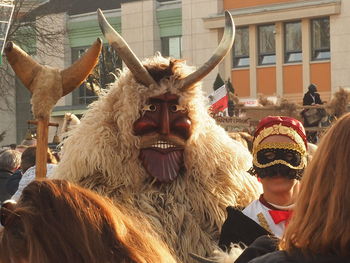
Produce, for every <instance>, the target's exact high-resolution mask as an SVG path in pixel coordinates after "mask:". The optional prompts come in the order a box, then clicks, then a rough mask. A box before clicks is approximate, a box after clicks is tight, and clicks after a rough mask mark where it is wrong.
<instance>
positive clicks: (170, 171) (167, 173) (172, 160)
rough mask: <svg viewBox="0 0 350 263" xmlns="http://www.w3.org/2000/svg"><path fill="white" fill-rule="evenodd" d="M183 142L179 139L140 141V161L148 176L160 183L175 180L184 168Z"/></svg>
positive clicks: (146, 139)
mask: <svg viewBox="0 0 350 263" xmlns="http://www.w3.org/2000/svg"><path fill="white" fill-rule="evenodd" d="M184 146H185V142H184V140H182V139H180V138H176V137H175V138H174V137H172V138H153V140H152V139H151V138H145V139H141V150H140V156H139V158H140V160H141V161H142V165H143V167H144V168H145V169H146V171H147V172H148V174H150V175H151V176H153V177H154V178H156V179H157V181H159V182H162V183H169V182H172V181H173V180H175V178H177V177H178V176H179V174H180V173H181V170H182V169H183V167H184Z"/></svg>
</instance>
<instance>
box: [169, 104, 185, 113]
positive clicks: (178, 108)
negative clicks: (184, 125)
mask: <svg viewBox="0 0 350 263" xmlns="http://www.w3.org/2000/svg"><path fill="white" fill-rule="evenodd" d="M169 109H170V111H171V112H178V111H185V110H186V108H185V107H183V106H180V105H177V104H172V105H170V106H169Z"/></svg>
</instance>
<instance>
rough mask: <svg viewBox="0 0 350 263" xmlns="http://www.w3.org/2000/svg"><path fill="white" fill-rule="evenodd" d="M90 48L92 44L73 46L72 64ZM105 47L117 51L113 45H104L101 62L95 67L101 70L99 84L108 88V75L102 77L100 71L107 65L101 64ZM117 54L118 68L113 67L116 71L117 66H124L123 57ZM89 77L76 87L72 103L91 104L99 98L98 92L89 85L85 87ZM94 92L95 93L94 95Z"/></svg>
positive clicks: (100, 57)
mask: <svg viewBox="0 0 350 263" xmlns="http://www.w3.org/2000/svg"><path fill="white" fill-rule="evenodd" d="M89 48H90V46H82V47H72V48H71V54H72V55H71V61H72V64H73V63H74V62H75V61H77V60H78V59H79V58H80V57H81V56H82V55H83V54H84V53H85V52H86V51H87V50H88V49H89ZM105 48H109V49H111V50H112V52H113V53H116V52H115V51H114V50H113V48H112V47H111V46H108V45H103V46H102V51H101V54H100V56H99V63H97V65H96V66H95V68H94V70H96V69H97V70H98V71H99V79H98V84H99V86H100V87H102V88H106V86H108V83H104V81H105V77H106V76H103V78H102V77H101V72H100V71H101V69H102V68H103V67H105V65H102V64H101V61H103V59H102V58H103V57H102V56H103V49H105ZM82 50H84V52H81V51H82ZM115 56H116V59H117V61H116V68H114V69H113V70H114V71H115V69H117V68H120V69H121V68H122V61H121V58H120V57H119V56H117V54H115ZM118 60H119V61H118ZM118 66H120V67H118ZM94 70H93V71H94ZM110 72H113V71H110ZM105 73H106V72H105ZM88 79H89V77H87V79H86V80H85V81H84V82H83V83H82V84H81V85H80V86H79V87H78V88H77V89H75V90H74V91H73V95H72V97H73V98H72V105H89V104H90V103H92V102H94V101H95V100H97V99H98V95H97V94H95V93H94V92H93V91H92V90H90V89H88V88H87V87H85V85H86V83H87V81H88ZM81 94H82V95H81ZM92 94H94V95H92Z"/></svg>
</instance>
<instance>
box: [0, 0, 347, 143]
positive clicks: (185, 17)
mask: <svg viewBox="0 0 350 263" xmlns="http://www.w3.org/2000/svg"><path fill="white" fill-rule="evenodd" d="M107 2H108V3H109V4H108V6H105V7H102V10H103V12H104V14H105V16H106V18H107V19H108V21H109V22H110V23H111V24H112V26H113V27H114V28H115V29H116V30H117V31H118V32H119V33H121V34H122V36H123V37H124V38H125V40H126V41H127V42H128V44H129V45H130V46H131V48H132V49H133V51H134V52H135V53H136V55H137V56H138V57H139V58H140V59H142V58H145V57H148V56H152V55H154V53H155V52H157V51H161V53H162V54H163V55H164V56H173V57H176V58H183V59H185V60H186V61H187V63H188V64H190V65H194V66H196V67H198V66H201V65H202V64H203V63H204V62H205V61H206V60H207V59H208V58H209V57H210V56H211V55H212V53H213V51H214V50H215V48H216V47H217V45H218V43H219V42H220V40H221V37H222V34H223V28H224V10H229V11H230V12H231V14H232V16H233V18H234V21H235V24H236V39H235V43H234V45H233V48H232V52H231V53H230V54H229V55H228V56H227V57H226V58H225V60H224V61H223V62H222V63H221V64H220V65H219V66H218V67H217V68H216V69H215V70H214V71H213V72H212V73H211V74H209V76H207V77H206V78H205V79H204V80H203V89H204V91H205V92H206V93H207V94H209V93H211V92H212V91H213V83H214V80H215V78H216V77H217V75H218V74H220V76H221V78H222V79H223V80H224V81H227V80H228V79H230V80H231V82H232V84H233V87H234V89H235V93H236V94H237V95H238V96H239V97H240V98H245V99H247V98H252V99H254V98H257V97H258V96H259V95H260V94H261V95H265V96H280V97H284V98H287V99H289V100H291V101H294V102H297V103H301V102H302V97H303V93H304V92H305V91H306V90H307V87H308V85H309V84H310V83H314V84H316V85H317V86H318V89H319V91H320V93H321V97H322V99H323V100H325V101H328V100H329V99H330V98H331V96H332V94H333V93H334V92H335V91H337V89H338V88H339V87H349V86H350V74H348V72H350V65H349V64H348V63H347V61H348V60H347V57H350V47H348V45H347V43H348V42H349V40H350V28H349V27H347V22H349V21H350V1H345V0H170V1H164V0H142V1H141V0H121V1H113V2H110V1H106V3H107ZM96 5H97V4H96ZM97 7H98V6H93V5H91V6H89V5H87V6H86V5H84V8H83V7H82V8H79V5H76V6H75V7H74V8H73V7H72V8H71V9H68V10H62V11H61V12H59V14H55V16H57V19H58V20H57V21H59V26H61V27H64V28H65V30H66V35H65V37H64V39H62V40H59V41H58V44H59V45H62V54H63V55H62V57H61V59H60V61H54V63H53V64H55V65H52V66H57V67H60V68H62V67H68V66H69V65H70V64H71V63H72V62H74V61H75V60H76V59H77V58H79V56H80V55H81V54H82V53H83V52H84V51H85V50H86V48H87V47H89V45H91V43H93V41H94V40H95V39H96V38H97V37H102V34H101V32H100V29H99V27H98V22H97V16H96V11H95V10H96V8H97ZM72 10H73V11H72ZM104 43H105V45H104V48H103V52H102V55H101V59H100V64H99V65H98V66H97V68H96V70H95V72H94V74H93V75H94V77H92V78H91V79H88V80H87V81H86V82H85V83H84V85H82V86H81V87H80V88H77V89H76V90H75V91H74V92H73V93H71V94H68V95H67V96H65V97H64V98H62V99H61V100H60V101H59V102H58V103H57V105H56V107H55V108H54V110H53V112H52V121H53V122H59V123H62V118H63V115H64V113H65V112H72V113H75V114H77V115H81V114H83V112H84V111H85V110H86V108H87V105H88V104H89V103H91V102H92V101H94V100H95V99H97V95H96V93H94V91H93V90H94V87H97V88H98V87H101V86H102V87H104V86H105V85H108V83H110V82H111V81H113V79H112V80H110V79H109V77H110V75H109V72H114V71H115V69H116V68H121V67H122V66H123V64H122V61H120V59H119V58H118V54H115V53H114V51H112V50H111V49H110V48H109V47H108V45H107V43H106V42H105V40H104ZM39 55H40V54H38V56H39ZM41 55H42V57H41V59H40V60H41V61H46V64H47V61H48V60H49V61H51V60H50V58H46V59H45V54H41ZM51 62H53V61H51ZM50 64H52V63H50ZM17 86H18V85H17ZM16 92H17V93H18V92H19V93H20V92H21V91H20V90H18V88H17V90H16ZM18 97H21V96H20V95H19V96H18ZM26 97H28V96H26ZM28 103H29V100H28ZM22 108H24V107H23V105H22ZM18 115H21V113H20V112H19V111H18V113H17V116H18ZM21 116H23V114H22V115H21ZM23 121H24V120H20V122H21V123H22V122H23ZM25 127H26V124H25V125H22V126H21V124H20V123H19V121H17V129H16V133H15V135H12V137H11V136H10V137H8V138H6V142H5V143H12V142H14V141H17V143H19V142H20V140H21V138H23V136H24V134H25V132H26V128H25ZM0 130H1V129H0ZM50 133H51V136H53V134H54V133H55V131H50Z"/></svg>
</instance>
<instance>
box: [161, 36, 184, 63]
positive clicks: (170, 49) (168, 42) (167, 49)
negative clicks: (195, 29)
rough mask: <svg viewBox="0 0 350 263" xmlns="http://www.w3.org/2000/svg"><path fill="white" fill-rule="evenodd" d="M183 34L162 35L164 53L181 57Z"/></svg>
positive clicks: (164, 54)
mask: <svg viewBox="0 0 350 263" xmlns="http://www.w3.org/2000/svg"><path fill="white" fill-rule="evenodd" d="M181 45H182V44H181V36H174V37H162V55H163V56H165V57H167V56H168V57H173V58H181V49H182V48H181Z"/></svg>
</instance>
